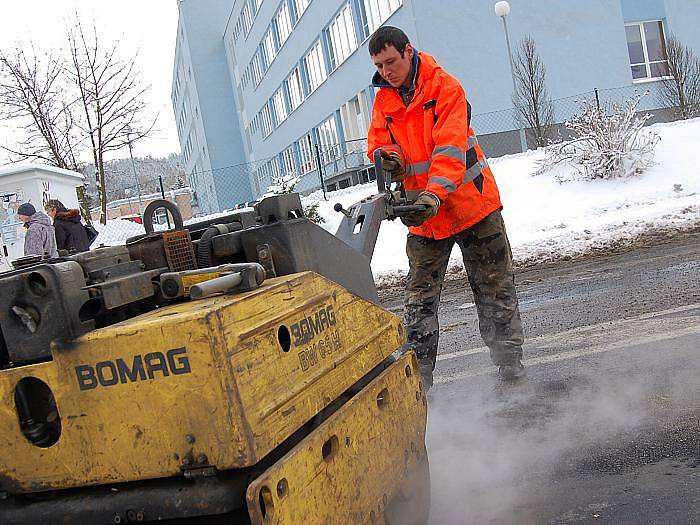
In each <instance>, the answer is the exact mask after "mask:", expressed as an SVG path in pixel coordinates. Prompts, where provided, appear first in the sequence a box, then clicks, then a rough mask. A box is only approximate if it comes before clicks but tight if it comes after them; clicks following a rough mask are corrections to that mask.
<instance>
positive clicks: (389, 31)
mask: <svg viewBox="0 0 700 525" xmlns="http://www.w3.org/2000/svg"><path fill="white" fill-rule="evenodd" d="M408 43H409V41H408V36H406V33H404V32H403V31H401V30H400V29H399V28H398V27H392V26H382V27H380V28H379V29H377V30H376V31H375V32H374V34H373V35H372V37H371V38H370V39H369V54H370V55H371V56H374V55H378V54H379V53H381V52H382V50H383V49H384V48H385V47H387V46H394V47H395V48H396V51H398V52H399V53H401V57H402V58H403V52H404V50H405V49H406V44H408Z"/></svg>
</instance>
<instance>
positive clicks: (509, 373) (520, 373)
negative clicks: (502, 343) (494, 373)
mask: <svg viewBox="0 0 700 525" xmlns="http://www.w3.org/2000/svg"><path fill="white" fill-rule="evenodd" d="M498 377H499V378H500V379H501V381H509V382H510V381H518V380H519V379H522V378H523V377H525V366H524V365H523V364H522V362H521V361H520V359H518V360H517V361H516V362H515V363H508V364H505V365H500V366H499V367H498Z"/></svg>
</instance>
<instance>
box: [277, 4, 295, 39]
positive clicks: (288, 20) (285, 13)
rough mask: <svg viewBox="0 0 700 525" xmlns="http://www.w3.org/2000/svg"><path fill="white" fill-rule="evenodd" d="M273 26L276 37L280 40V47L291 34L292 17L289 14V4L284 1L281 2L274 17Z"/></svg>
mask: <svg viewBox="0 0 700 525" xmlns="http://www.w3.org/2000/svg"><path fill="white" fill-rule="evenodd" d="M275 24H276V25H277V36H278V37H279V39H280V47H281V46H282V44H284V43H285V42H286V41H287V38H288V37H289V35H290V34H291V32H292V17H291V15H290V14H289V4H288V3H287V1H286V0H284V1H283V2H282V5H281V6H280V8H279V10H278V11H277V14H276V15H275Z"/></svg>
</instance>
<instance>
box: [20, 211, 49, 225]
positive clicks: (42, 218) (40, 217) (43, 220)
mask: <svg viewBox="0 0 700 525" xmlns="http://www.w3.org/2000/svg"><path fill="white" fill-rule="evenodd" d="M32 224H42V225H44V226H53V224H51V217H49V216H48V215H46V214H45V213H44V212H43V211H38V212H36V213H35V214H34V215H32V216H31V217H29V220H28V221H27V222H26V224H25V226H26V227H27V228H29V227H30V226H31V225H32Z"/></svg>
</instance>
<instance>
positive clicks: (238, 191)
mask: <svg viewBox="0 0 700 525" xmlns="http://www.w3.org/2000/svg"><path fill="white" fill-rule="evenodd" d="M178 5H179V9H180V29H181V30H184V35H183V34H179V35H178V45H179V46H180V48H181V53H182V56H183V64H184V65H185V69H186V70H187V71H188V72H189V70H190V68H191V72H192V74H191V75H190V74H189V73H185V86H186V90H187V92H188V93H189V101H190V104H191V105H190V108H189V113H190V120H191V121H192V124H191V125H192V128H190V129H194V130H195V131H196V135H195V136H196V137H197V148H196V151H193V154H192V155H191V156H190V158H189V162H187V167H186V169H187V172H188V175H189V176H190V179H191V180H192V179H194V180H195V189H196V190H197V192H198V200H199V205H200V208H201V211H202V212H204V213H211V212H216V211H219V210H223V209H227V208H230V207H231V206H233V205H234V204H236V203H238V202H242V201H248V200H252V198H253V195H252V192H251V188H250V181H249V179H248V178H246V177H241V178H237V179H236V180H232V179H231V175H230V173H228V172H227V171H226V170H222V169H221V168H224V167H228V166H234V165H237V164H242V163H245V162H246V161H247V156H246V153H245V149H244V145H243V136H242V133H241V126H240V123H239V109H238V106H237V102H236V97H235V96H234V92H233V89H232V84H231V78H230V76H229V67H228V63H227V60H226V53H225V49H224V41H223V39H222V35H223V32H224V29H225V24H226V20H227V18H228V15H229V13H230V10H231V5H230V3H229V2H224V1H221V0H181V1H179V2H178ZM176 64H177V62H176ZM181 98H183V99H184V98H185V97H184V95H183V96H182V97H181ZM182 103H184V102H181V104H182ZM178 109H180V110H181V108H178ZM177 118H178V111H177V109H176V120H177ZM187 137H188V135H187V134H186V133H185V132H184V131H183V132H182V133H181V147H183V149H184V146H185V144H186V141H187ZM183 139H184V140H183ZM217 170H219V172H217ZM197 180H199V183H197ZM200 189H201V190H202V191H200ZM200 193H201V195H200Z"/></svg>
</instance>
